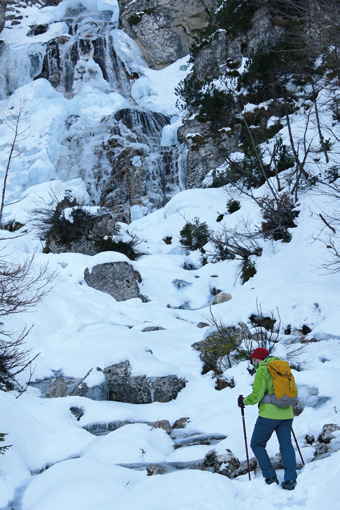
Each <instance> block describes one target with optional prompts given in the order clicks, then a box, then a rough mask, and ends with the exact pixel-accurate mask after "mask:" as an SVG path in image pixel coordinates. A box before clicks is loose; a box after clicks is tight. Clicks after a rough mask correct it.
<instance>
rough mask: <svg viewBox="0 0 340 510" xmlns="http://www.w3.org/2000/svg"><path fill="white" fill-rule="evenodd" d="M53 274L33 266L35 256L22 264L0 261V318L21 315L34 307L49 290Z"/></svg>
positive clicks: (45, 266) (35, 265) (42, 267)
mask: <svg viewBox="0 0 340 510" xmlns="http://www.w3.org/2000/svg"><path fill="white" fill-rule="evenodd" d="M53 278H54V273H49V271H48V266H47V265H44V266H38V265H37V264H35V256H34V255H32V256H31V257H30V258H27V259H26V260H25V261H24V262H23V263H22V264H15V263H12V262H8V261H6V260H5V259H4V258H3V259H2V260H1V259H0V316H6V315H11V314H14V313H21V312H24V311H26V310H27V309H29V308H32V307H34V306H36V305H37V304H38V303H39V301H41V300H42V298H43V297H44V296H45V295H46V294H47V293H48V292H49V291H50V290H51V285H52V281H53Z"/></svg>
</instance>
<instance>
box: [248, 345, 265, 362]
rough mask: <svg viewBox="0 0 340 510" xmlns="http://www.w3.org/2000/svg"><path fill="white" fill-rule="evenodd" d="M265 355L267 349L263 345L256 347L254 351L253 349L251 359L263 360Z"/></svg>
mask: <svg viewBox="0 0 340 510" xmlns="http://www.w3.org/2000/svg"><path fill="white" fill-rule="evenodd" d="M267 356H269V351H268V349H264V348H263V347H258V348H257V349H255V351H253V353H252V355H251V359H260V360H262V361H263V360H264V359H266V358H267Z"/></svg>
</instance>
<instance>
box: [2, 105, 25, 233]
mask: <svg viewBox="0 0 340 510" xmlns="http://www.w3.org/2000/svg"><path fill="white" fill-rule="evenodd" d="M13 109H14V112H10V113H8V114H7V115H4V116H3V117H2V119H1V120H2V122H3V123H4V124H6V126H7V127H8V128H9V129H10V130H11V131H12V139H11V142H10V144H9V154H8V159H7V165H6V168H5V174H4V181H3V185H2V192H1V202H0V226H1V224H2V216H3V211H4V206H5V196H6V188H7V179H8V174H9V169H10V166H11V162H12V160H13V159H14V158H17V157H19V156H20V155H21V154H22V153H23V152H24V149H23V148H22V147H20V145H19V144H20V143H21V142H22V141H23V140H25V139H26V138H27V137H28V136H29V134H30V126H29V124H28V123H27V119H26V117H25V112H24V105H23V104H22V103H20V105H19V106H18V107H17V108H15V107H13Z"/></svg>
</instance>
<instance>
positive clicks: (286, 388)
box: [261, 360, 298, 407]
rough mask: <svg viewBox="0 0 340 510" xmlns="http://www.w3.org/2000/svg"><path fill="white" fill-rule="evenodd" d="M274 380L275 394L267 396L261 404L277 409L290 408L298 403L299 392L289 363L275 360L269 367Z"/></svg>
mask: <svg viewBox="0 0 340 510" xmlns="http://www.w3.org/2000/svg"><path fill="white" fill-rule="evenodd" d="M267 368H268V372H269V373H270V375H271V376H272V378H273V386H274V393H272V394H270V395H269V394H266V395H265V396H264V397H263V399H262V400H261V402H264V403H265V404H274V405H276V406H277V407H289V406H293V405H296V404H297V402H298V396H297V394H298V390H297V387H296V384H295V379H294V376H293V374H292V372H291V369H290V366H289V363H288V361H282V360H273V361H271V362H270V363H268V365H267Z"/></svg>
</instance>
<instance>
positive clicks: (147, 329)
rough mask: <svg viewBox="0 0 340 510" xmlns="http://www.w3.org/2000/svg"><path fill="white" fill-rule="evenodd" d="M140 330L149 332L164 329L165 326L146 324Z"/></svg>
mask: <svg viewBox="0 0 340 510" xmlns="http://www.w3.org/2000/svg"><path fill="white" fill-rule="evenodd" d="M141 331H142V333H150V332H151V331H165V328H163V326H146V327H145V328H143V329H142V330H141Z"/></svg>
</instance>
